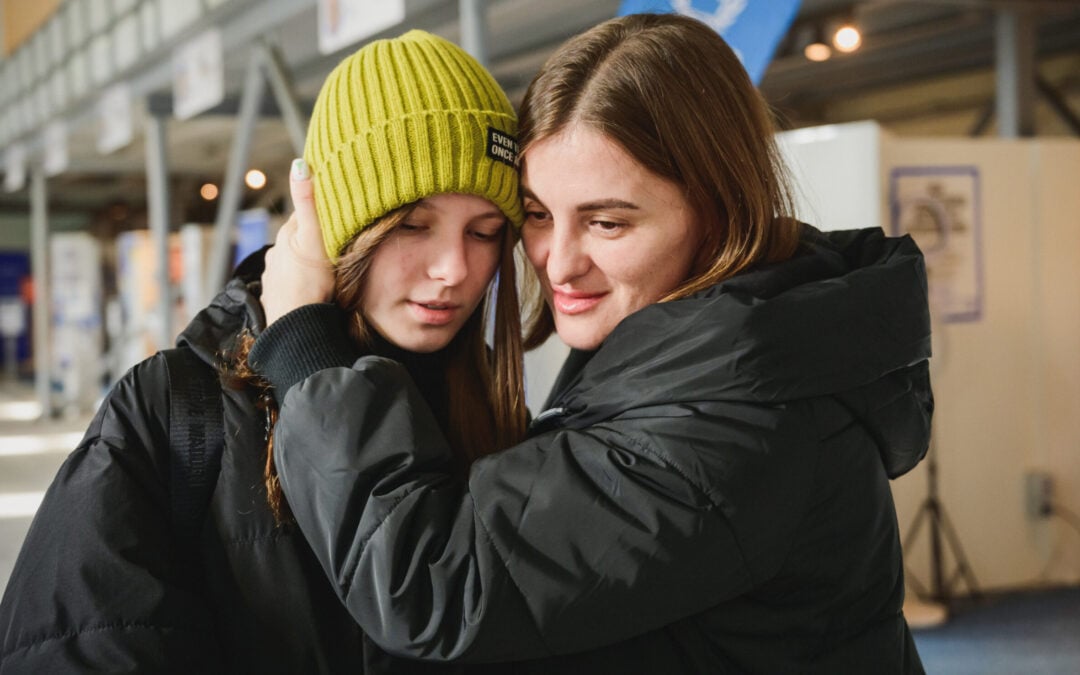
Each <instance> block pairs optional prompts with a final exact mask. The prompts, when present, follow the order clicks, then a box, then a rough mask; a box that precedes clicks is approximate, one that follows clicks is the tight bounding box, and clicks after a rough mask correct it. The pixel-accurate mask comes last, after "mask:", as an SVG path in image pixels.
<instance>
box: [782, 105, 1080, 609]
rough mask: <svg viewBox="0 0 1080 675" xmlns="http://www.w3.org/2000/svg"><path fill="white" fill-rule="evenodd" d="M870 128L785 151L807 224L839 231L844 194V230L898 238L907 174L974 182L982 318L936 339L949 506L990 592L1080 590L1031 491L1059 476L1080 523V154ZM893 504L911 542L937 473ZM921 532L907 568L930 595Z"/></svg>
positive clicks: (1076, 564) (843, 128)
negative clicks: (845, 170) (879, 231)
mask: <svg viewBox="0 0 1080 675" xmlns="http://www.w3.org/2000/svg"><path fill="white" fill-rule="evenodd" d="M869 124H870V127H871V128H870V129H869V130H868V128H867V123H862V124H855V125H850V126H849V125H840V127H838V129H839V135H838V136H837V138H839V139H844V138H847V140H832V141H826V142H825V143H826V144H827V145H831V146H832V150H833V151H831V152H830V151H829V148H825V147H817V148H814V149H813V150H812V151H807V150H806V149H805V148H801V147H800V146H799V145H797V144H791V143H790V142H787V143H785V147H786V149H787V152H788V153H789V154H790V155H791V156H792V158H793V160H794V162H795V163H796V165H797V167H798V168H797V171H796V173H797V175H798V176H799V178H800V180H801V181H802V182H803V184H802V185H801V190H802V191H803V192H804V193H809V195H810V198H809V202H808V205H807V208H808V209H810V208H812V209H813V212H814V214H815V220H817V222H818V223H820V224H821V225H823V226H824V227H825V228H827V229H836V228H832V227H830V223H831V222H833V220H834V219H833V218H832V217H831V212H832V211H833V210H834V209H833V208H832V207H831V206H830V204H831V203H832V202H835V201H837V200H838V199H839V197H838V195H840V194H846V195H847V197H845V199H846V200H847V202H848V203H847V204H845V205H844V206H843V207H840V208H836V209H835V211H836V219H835V220H841V219H843V220H845V221H846V222H848V223H851V222H865V223H866V224H867V225H870V226H873V225H878V226H882V227H885V228H886V229H888V228H889V227H890V218H891V215H890V209H889V204H888V200H889V174H890V171H891V170H892V169H893V168H894V167H898V166H905V167H910V166H956V165H971V166H975V167H976V168H977V170H978V172H979V176H980V180H981V200H980V201H981V203H980V207H981V221H982V222H981V227H982V238H981V249H982V263H983V272H982V279H983V307H982V317H981V319H979V320H978V321H973V322H966V323H943V322H941V321H935V325H934V331H935V340H934V344H935V359H934V363H933V366H932V369H933V370H932V372H933V374H934V390H935V394H936V397H937V404H938V405H937V413H936V416H935V438H936V444H937V447H938V459H939V474H940V476H939V486H940V494H941V501H942V503H943V505H944V508H945V512H946V514H947V516H948V517H949V519H950V520H951V521H952V523H953V525H954V526H955V529H956V532H957V534H958V536H959V539H960V542H961V545H962V547H963V550H964V552H965V553H966V554H967V557H968V559H969V562H970V563H971V568H972V570H973V571H974V574H975V576H976V578H977V580H978V582H979V584H980V586H982V587H983V589H984V590H985V589H990V588H1015V587H1030V586H1034V585H1040V584H1044V583H1076V582H1078V581H1080V533H1078V532H1076V531H1075V530H1073V529H1070V528H1069V527H1068V526H1067V525H1066V524H1065V522H1064V521H1063V520H1061V519H1060V518H1056V517H1051V518H1049V519H1041V520H1039V519H1031V518H1029V517H1028V516H1027V514H1026V511H1025V491H1024V477H1025V474H1026V473H1027V472H1028V471H1029V470H1031V469H1040V470H1045V471H1048V472H1049V473H1050V475H1051V476H1052V479H1053V483H1054V493H1055V496H1056V499H1057V501H1058V502H1059V503H1060V504H1061V505H1062V506H1064V507H1065V508H1067V509H1069V510H1070V511H1072V512H1073V513H1077V512H1080V141H1076V140H1071V139H1044V138H1040V139H1033V140H1013V141H1010V140H1001V139H967V138H955V139H950V138H922V139H914V138H900V137H897V136H894V135H892V134H889V133H887V132H884V131H881V130H880V129H878V130H877V131H876V132H875V131H874V129H873V127H874V126H876V125H873V123H869ZM848 131H850V134H849V133H848ZM834 136H836V134H834ZM850 137H857V138H859V139H860V143H858V144H852V143H851V142H850ZM823 138H828V136H823ZM787 140H788V141H790V138H789V139H787ZM852 154H854V155H857V156H856V157H854V158H852V157H850V155H852ZM825 157H827V158H828V159H827V160H825V159H822V158H825ZM866 157H877V158H878V160H877V161H879V163H880V170H879V171H877V172H870V175H868V176H866V177H863V178H860V179H858V180H855V181H852V180H851V179H850V176H849V177H848V178H847V180H846V181H845V184H843V185H836V184H835V180H834V178H833V177H834V176H836V175H840V174H839V173H838V172H836V171H834V170H831V169H830V167H831V166H835V165H837V164H843V163H847V162H855V163H860V162H864V161H865V158H866ZM817 195H829V197H828V198H821V197H817V198H815V197H816V196H817ZM866 195H873V198H872V200H876V203H870V201H872V200H867V199H866V198H865V197H866ZM852 202H854V203H858V204H861V206H860V208H862V209H863V210H864V211H865V213H864V214H863V215H862V216H861V217H858V218H854V219H853V218H852V214H851V208H852V207H851V204H852ZM845 226H846V227H850V226H853V225H850V224H847V225H845ZM893 492H894V495H895V496H896V501H897V508H898V512H899V519H900V525H901V530H902V532H903V533H904V534H906V533H907V531H908V530H909V529H910V527H911V525H912V522H913V520H914V519H915V517H916V513H917V512H918V509H919V506H920V504H921V503H922V501H923V498H924V497H925V495H926V470H925V463H924V464H923V465H920V467H919V468H917V469H916V470H915V471H913V472H912V473H911V474H909V475H908V476H905V477H903V478H901V479H899V480H897V481H894V483H893ZM922 527H923V529H922V530H921V531H920V533H919V535H918V536H917V538H916V540H915V541H914V542H913V544H912V546H911V547H910V548H909V549H908V550H907V551H906V552H905V553H906V556H907V563H908V566H909V568H910V569H911V571H912V572H913V573H914V574H915V575H916V576H917V577H918V580H919V581H920V582H922V583H923V585H927V584H929V582H930V578H929V577H930V575H929V560H930V554H929V548H928V542H929V538H928V531H927V529H926V524H925V523H924V524H923V526H922ZM949 550H951V549H949ZM951 562H952V561H950V563H951ZM954 569H955V566H954V565H953V564H949V565H948V566H947V570H946V571H947V572H951V571H952V570H954ZM955 589H956V590H957V591H959V592H963V591H964V590H965V586H964V584H963V583H960V582H958V583H957V585H956V586H955Z"/></svg>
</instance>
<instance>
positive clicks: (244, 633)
mask: <svg viewBox="0 0 1080 675" xmlns="http://www.w3.org/2000/svg"><path fill="white" fill-rule="evenodd" d="M515 133H516V117H515V115H514V111H513V108H512V107H511V106H510V103H509V101H508V100H507V98H506V96H505V94H504V93H503V92H502V91H501V90H500V89H499V87H498V85H497V84H496V82H495V80H494V78H492V77H491V75H490V74H489V73H488V72H487V71H485V70H484V69H483V68H482V67H481V66H480V65H479V64H478V63H477V62H476V61H475V60H474V59H472V58H471V57H470V56H468V55H467V54H466V53H465V52H464V51H463V50H462V49H461V48H459V47H457V46H456V45H453V44H452V43H450V42H448V41H446V40H444V39H442V38H439V37H436V36H433V35H430V34H428V33H424V32H421V31H413V32H410V33H407V34H405V35H403V36H401V37H399V38H395V39H392V40H380V41H376V42H374V43H371V44H369V45H367V46H365V47H363V48H361V49H360V50H359V51H358V52H356V53H355V54H353V55H351V56H349V57H348V58H346V59H345V60H344V61H342V63H341V64H340V65H339V66H338V67H337V68H336V69H335V70H334V71H333V72H332V73H331V74H330V75H329V77H328V78H327V80H326V82H325V84H324V85H323V88H322V90H321V92H320V94H319V98H318V100H317V102H316V106H315V109H314V112H313V115H312V120H311V127H310V129H309V133H308V139H307V148H306V153H305V155H306V158H305V160H298V161H297V162H296V163H295V164H294V170H293V174H294V175H293V186H294V200H295V201H296V202H297V206H298V212H297V217H304V218H309V219H318V221H319V222H321V223H322V225H323V227H322V231H321V232H316V233H314V239H315V240H317V244H316V245H317V246H318V248H319V253H320V259H319V260H317V261H315V262H310V261H309V262H308V264H309V265H314V268H309V269H313V270H317V271H318V272H319V277H318V283H319V284H321V285H320V286H319V292H320V293H325V295H326V298H327V299H328V300H329V302H328V303H326V304H323V305H313V306H308V307H305V309H304V310H302V311H301V313H302V315H303V316H304V317H306V318H307V319H309V320H311V321H314V322H319V321H327V322H331V323H332V324H333V326H334V327H335V328H336V329H337V330H338V331H339V332H338V336H339V338H340V339H339V341H337V342H335V343H333V344H329V345H328V344H320V343H318V342H317V341H316V340H313V339H309V336H307V335H305V334H303V333H295V332H291V333H289V334H288V335H285V336H280V339H276V340H273V341H264V342H259V343H255V342H254V337H255V336H260V335H261V334H265V333H267V332H270V333H273V332H274V331H275V330H276V327H275V326H272V327H271V328H268V329H266V330H263V328H264V325H265V323H266V322H265V321H264V316H263V310H262V307H261V306H260V304H259V297H260V287H259V276H260V273H261V272H262V267H263V258H262V255H263V254H262V253H260V254H258V255H257V256H255V257H254V258H252V259H249V260H248V261H247V262H245V263H244V264H242V265H241V266H240V268H239V269H238V270H237V273H236V277H235V278H234V279H233V280H232V281H231V282H230V283H229V285H228V286H227V287H226V289H225V290H224V291H223V292H222V293H221V294H220V295H219V296H218V298H217V299H216V300H215V301H214V303H213V304H212V305H211V306H210V307H208V308H207V309H205V310H203V312H201V313H200V314H199V316H198V317H196V318H195V320H193V322H192V323H191V325H190V326H189V327H188V328H187V329H186V330H185V331H184V333H183V334H182V335H181V337H180V340H179V343H180V345H182V346H181V349H180V350H171V351H173V352H175V351H184V352H191V353H192V354H193V355H192V356H191V357H190V359H189V361H190V360H191V359H194V361H192V363H191V365H190V366H189V367H190V368H192V369H206V370H209V368H210V367H211V366H214V367H219V368H220V369H221V370H222V371H223V372H222V382H221V383H219V382H217V381H216V378H215V377H214V376H213V373H212V372H211V377H210V380H209V383H208V384H207V385H206V387H205V389H206V390H205V391H195V392H189V391H188V389H187V388H185V387H186V386H187V385H183V386H182V385H181V381H184V382H186V383H187V384H190V383H191V382H193V381H195V380H191V379H188V378H187V377H185V375H187V373H185V372H183V371H182V370H180V371H178V370H175V369H174V368H173V365H171V363H170V365H168V366H167V365H166V359H168V358H169V355H168V354H163V353H159V354H158V355H155V356H154V357H151V358H150V359H148V360H146V361H144V362H143V363H141V364H139V365H137V366H136V367H135V368H134V369H133V370H132V371H131V372H129V373H128V374H127V375H126V376H125V377H124V378H122V379H121V381H120V382H119V383H118V384H117V385H116V387H115V388H114V390H113V391H112V392H111V394H110V396H109V397H108V399H107V400H106V402H105V403H104V404H103V405H102V408H101V410H100V411H99V413H98V415H97V417H96V418H95V420H94V422H93V423H92V425H91V427H90V429H89V431H88V432H87V435H86V437H85V439H84V440H83V442H82V443H81V444H80V446H79V447H78V448H77V449H76V450H75V452H73V453H72V455H71V456H70V457H69V458H68V460H67V461H66V462H65V464H64V465H63V467H62V468H61V469H60V471H59V473H58V475H57V477H56V479H55V481H54V482H53V485H52V486H51V487H50V489H49V492H48V493H47V495H46V497H45V500H44V503H43V504H42V506H41V509H40V511H39V513H38V515H37V517H36V519H35V521H34V524H33V526H32V527H31V530H30V533H29V534H28V536H27V538H26V541H25V543H24V544H23V548H22V551H21V553H20V556H19V560H18V562H17V563H16V566H15V569H14V572H13V574H12V576H11V580H10V581H9V583H8V586H7V589H6V592H5V594H4V599H3V602H2V604H0V644H2V651H0V672H2V673H5V674H7V673H24V672H33V673H66V672H91V671H92V672H152V673H166V672H183V673H211V672H228V673H236V672H260V673H315V672H324V673H343V672H357V673H369V674H371V673H414V672H415V673H429V672H438V673H445V672H458V670H459V669H457V668H456V667H453V666H444V665H439V664H424V663H421V662H419V661H415V660H411V659H407V658H396V657H393V656H391V655H390V654H388V653H386V652H384V651H382V650H381V649H379V648H378V647H376V646H375V645H374V643H372V642H371V641H370V640H369V639H367V637H366V636H365V635H364V634H363V632H362V630H361V629H360V627H358V625H357V624H356V622H355V621H354V620H353V619H352V618H351V616H350V615H349V614H348V612H347V611H346V609H345V608H344V607H343V606H342V604H341V603H340V602H339V601H338V600H337V597H336V595H335V592H334V589H333V586H332V584H330V583H329V582H328V580H327V579H326V576H325V574H324V571H323V569H322V568H321V567H320V565H319V562H318V557H317V556H316V555H315V554H314V553H313V551H312V550H311V548H310V547H309V546H308V544H307V542H306V541H305V540H304V538H303V537H302V536H301V535H300V533H299V531H298V530H297V528H296V526H295V524H294V522H293V519H292V516H291V514H290V510H289V502H288V500H286V499H284V498H283V496H282V489H281V487H282V486H281V484H280V482H279V480H278V473H277V471H276V469H275V466H274V462H273V459H274V454H273V447H272V439H273V431H274V424H275V419H276V415H277V403H276V402H275V396H274V394H275V392H274V391H272V390H271V388H270V384H269V382H268V381H267V380H266V379H264V378H262V377H260V376H258V375H256V374H255V372H254V371H253V370H252V369H251V368H250V367H249V366H248V364H249V362H250V363H252V364H255V365H259V364H260V363H261V361H262V360H263V359H267V360H270V361H275V362H280V361H281V360H285V361H288V360H290V359H292V358H296V359H297V360H298V361H302V362H303V363H313V362H314V363H324V364H325V363H327V358H329V356H331V355H332V356H336V355H337V354H339V353H342V352H347V353H349V354H351V355H352V358H356V357H358V356H360V355H378V356H380V357H384V358H392V359H394V360H395V361H397V362H400V363H403V364H405V368H406V370H407V372H408V373H409V376H410V377H411V379H412V380H413V381H414V382H415V383H416V388H415V389H414V390H413V392H414V395H415V396H416V397H417V400H418V401H419V402H421V403H422V405H423V407H424V410H425V414H426V416H425V417H424V418H423V422H424V423H427V424H430V426H431V428H432V429H435V430H437V432H438V433H439V434H440V436H441V437H443V438H445V439H446V443H448V445H449V447H452V448H454V450H453V452H451V453H450V454H449V455H447V456H446V457H445V460H446V461H445V463H443V464H441V465H440V466H439V467H438V469H439V471H441V472H445V473H446V474H447V475H452V476H458V477H461V476H464V475H465V474H466V471H467V467H468V465H469V464H470V463H471V462H472V461H474V460H475V459H476V458H478V457H480V456H482V455H485V454H488V453H490V452H493V451H494V450H496V449H498V448H500V447H505V446H507V445H511V444H513V443H516V442H517V441H519V440H520V439H521V437H522V435H523V433H524V428H525V419H526V415H525V407H524V397H523V393H522V374H521V369H522V360H521V355H522V349H521V328H520V320H519V315H518V306H517V290H516V281H515V268H514V258H513V247H514V244H515V242H516V239H517V236H516V229H517V227H518V226H519V225H520V223H521V220H522V211H521V200H520V197H519V194H518V183H519V175H518V171H517V168H516V166H515V161H514V160H515V157H514V152H515V151H516V142H515V141H514V135H515ZM492 143H495V144H496V147H495V149H493V146H492ZM310 178H314V181H312V180H310ZM292 233H293V225H292V224H291V223H290V224H288V225H286V226H285V227H283V228H282V234H281V236H279V238H278V243H277V246H276V247H274V248H271V249H270V250H269V251H268V252H267V253H266V254H265V255H266V259H267V260H268V261H272V260H273V259H274V258H275V257H278V256H280V255H291V254H292V252H293V251H294V249H296V247H298V246H302V245H303V241H297V240H295V239H294V238H293V237H292V236H291V234H292ZM273 292H274V291H273V290H270V289H262V291H261V296H262V298H263V299H264V300H269V299H270V298H269V296H270V295H272V294H273ZM489 328H490V329H491V330H490V334H491V338H490V339H491V346H490V348H489V346H488V343H487V340H488V332H489V331H488V329H489ZM273 337H274V336H273V335H271V338H273ZM253 344H254V345H255V346H254V347H253ZM266 345H273V349H269V350H268V349H265V348H264V347H265V346H266ZM275 377H277V378H279V379H278V381H279V382H280V381H281V380H280V378H282V377H285V378H287V377H288V371H287V370H286V369H279V370H278V371H275ZM276 393H277V394H278V395H280V396H283V397H284V400H285V401H286V404H287V401H288V400H289V399H288V396H285V395H284V394H285V390H284V389H282V390H281V391H280V392H276ZM219 396H220V397H221V402H222V406H221V408H222V409H221V410H220V411H218V412H217V419H203V418H201V417H200V414H201V413H200V410H199V409H200V408H201V407H202V406H203V405H204V404H205V403H206V402H207V401H212V400H213V399H215V398H217V397H219ZM174 398H176V399H183V400H185V401H187V402H188V404H189V405H191V407H190V408H187V407H178V406H176V405H174V403H175V402H176V401H174V400H173V399H174ZM211 407H212V406H211ZM323 412H324V413H325V415H324V417H323V423H324V424H327V425H338V424H341V425H343V426H345V425H348V424H350V423H351V422H355V421H357V411H356V410H354V409H353V408H352V405H351V403H350V401H348V400H347V399H341V400H336V401H335V402H334V404H333V406H332V407H329V408H327V409H326V410H324V411H323ZM174 413H176V414H174ZM368 419H369V422H371V423H374V422H375V421H376V420H373V419H371V416H368ZM193 420H194V421H195V424H193V423H192V421H193ZM200 421H206V422H209V423H213V426H214V427H216V428H217V430H218V434H217V435H214V434H212V433H211V432H210V430H209V429H206V428H202V427H201V426H200V425H199V422H200ZM193 427H195V428H193ZM185 441H190V442H191V445H190V448H189V450H190V453H189V454H190V457H189V458H190V459H193V460H194V461H192V462H191V464H193V465H194V466H195V468H196V469H198V471H197V472H196V473H197V475H198V476H199V477H200V480H201V481H203V482H204V483H206V484H207V485H208V487H212V488H213V494H212V497H211V496H210V494H209V492H208V493H207V502H208V503H207V504H194V505H193V506H194V507H195V508H196V509H197V510H198V515H199V516H200V519H198V520H197V521H195V522H194V526H195V532H194V536H191V537H190V538H189V537H184V536H181V533H180V532H179V530H180V528H179V527H176V522H175V521H176V518H175V517H176V516H177V515H178V514H177V512H176V509H177V500H176V499H175V496H176V495H177V494H188V492H187V491H186V488H187V487H188V485H187V484H186V483H185V482H184V476H183V475H178V474H177V473H176V472H175V471H174V470H173V469H174V467H171V466H170V461H171V460H172V459H175V457H174V456H171V454H170V450H171V449H172V448H173V446H174V445H175V444H177V443H179V444H183V443H184V442H185ZM196 441H197V442H196ZM215 443H219V444H223V447H222V454H221V456H220V470H219V472H218V470H217V468H216V467H215V466H212V465H211V464H212V462H210V461H205V460H206V458H207V457H210V456H211V453H204V452H203V451H204V450H205V449H206V447H207V446H208V445H213V444H215ZM196 453H198V457H196ZM193 475H194V474H193ZM193 480H194V478H193ZM189 501H191V500H188V501H183V502H182V503H181V506H185V508H186V505H187V504H188V503H189ZM342 505H344V503H342ZM186 513H187V512H186V510H185V512H184V514H186ZM188 520H189V519H188V518H184V519H183V522H184V523H185V524H186V523H187V522H188ZM386 583H388V582H387V580H381V581H380V582H379V584H380V585H383V586H385V584H386Z"/></svg>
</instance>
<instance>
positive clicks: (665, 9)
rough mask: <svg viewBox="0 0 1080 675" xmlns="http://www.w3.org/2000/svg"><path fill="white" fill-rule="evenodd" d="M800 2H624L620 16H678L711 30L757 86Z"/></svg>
mask: <svg viewBox="0 0 1080 675" xmlns="http://www.w3.org/2000/svg"><path fill="white" fill-rule="evenodd" d="M799 1H800V0H623V2H622V4H621V5H620V6H619V16H624V15H626V14H639V13H642V12H657V13H670V12H675V13H678V14H684V15H686V16H689V17H692V18H694V19H697V20H699V21H701V22H703V23H706V24H708V25H709V26H711V27H712V28H713V29H714V30H715V31H716V32H717V33H720V35H721V36H722V37H723V38H724V39H725V40H726V41H727V43H728V44H729V45H731V48H732V49H734V50H735V53H737V54H738V55H739V58H740V59H742V62H743V66H745V67H746V72H747V73H749V74H750V80H751V81H752V82H753V83H754V84H755V85H757V84H759V83H760V82H761V78H762V77H764V76H765V69H766V68H768V67H769V62H770V61H772V57H773V52H775V51H776V46H777V45H778V44H780V40H782V39H783V38H784V35H785V34H786V33H787V31H788V28H790V27H791V22H792V21H794V20H795V15H796V14H797V13H798V11H799Z"/></svg>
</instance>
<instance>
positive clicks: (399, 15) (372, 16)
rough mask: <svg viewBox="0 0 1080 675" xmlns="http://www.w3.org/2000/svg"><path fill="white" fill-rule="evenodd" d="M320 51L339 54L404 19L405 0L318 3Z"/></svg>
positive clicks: (329, 1) (335, 0)
mask: <svg viewBox="0 0 1080 675" xmlns="http://www.w3.org/2000/svg"><path fill="white" fill-rule="evenodd" d="M318 15H319V51H320V52H322V53H323V54H329V53H331V52H336V51H338V50H339V49H342V48H343V47H348V46H349V45H352V44H356V43H357V42H360V41H361V40H363V39H364V38H366V37H370V36H372V35H374V34H376V33H378V32H379V31H383V30H386V29H387V28H390V27H392V26H396V25H398V24H399V23H401V22H402V21H404V20H405V0H319V12H318Z"/></svg>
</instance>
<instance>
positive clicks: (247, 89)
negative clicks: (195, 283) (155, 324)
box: [200, 50, 266, 305]
mask: <svg viewBox="0 0 1080 675" xmlns="http://www.w3.org/2000/svg"><path fill="white" fill-rule="evenodd" d="M261 61H262V56H261V55H260V54H259V52H258V51H257V50H256V51H255V52H253V53H252V55H251V62H250V63H249V64H248V70H247V77H246V78H245V80H244V91H243V94H242V95H241V97H240V113H239V115H238V119H237V126H236V135H235V136H233V144H232V148H231V150H230V151H229V166H228V168H227V169H226V172H225V184H224V186H223V187H222V190H221V198H220V201H219V202H218V212H217V221H216V222H215V224H214V237H213V245H212V246H211V248H210V265H209V267H208V268H207V270H206V283H205V285H204V286H203V302H202V303H200V304H201V305H206V304H209V302H210V300H212V299H213V297H214V294H215V293H217V292H218V291H219V290H221V288H222V287H223V286H224V285H225V279H226V276H227V274H228V268H229V262H230V261H229V253H230V252H231V251H232V244H233V241H232V239H233V228H234V227H235V223H236V213H237V211H239V210H240V198H241V196H242V191H243V189H244V172H245V171H246V169H247V163H248V157H249V155H250V154H251V135H252V133H253V132H254V131H255V122H256V121H257V120H258V117H259V107H260V106H261V105H262V98H263V92H264V90H265V87H266V80H265V79H264V78H263V74H262V67H261V66H262V64H261Z"/></svg>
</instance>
